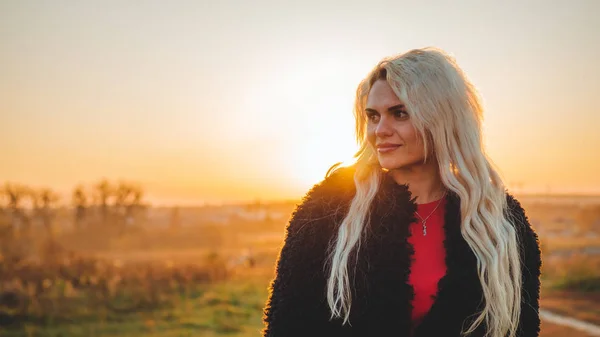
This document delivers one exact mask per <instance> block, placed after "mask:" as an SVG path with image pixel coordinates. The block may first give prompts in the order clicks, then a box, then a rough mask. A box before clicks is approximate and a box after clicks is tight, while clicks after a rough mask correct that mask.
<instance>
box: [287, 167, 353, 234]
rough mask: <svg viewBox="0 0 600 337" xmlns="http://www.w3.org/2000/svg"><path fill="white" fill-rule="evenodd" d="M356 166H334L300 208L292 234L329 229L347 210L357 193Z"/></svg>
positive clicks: (313, 187)
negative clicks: (355, 181)
mask: <svg viewBox="0 0 600 337" xmlns="http://www.w3.org/2000/svg"><path fill="white" fill-rule="evenodd" d="M354 172H355V167H354V166H347V167H335V166H334V167H332V169H330V170H329V171H328V172H327V175H326V176H325V178H323V179H322V180H321V181H320V182H318V183H316V184H314V185H313V186H312V187H311V188H310V190H309V191H308V192H307V193H306V194H305V195H304V197H303V198H302V200H301V202H300V203H299V204H297V205H296V208H295V209H294V211H293V213H292V216H291V219H290V223H289V226H288V232H292V233H293V232H296V231H299V230H302V229H306V228H313V227H315V226H318V228H317V229H325V228H326V227H329V226H326V224H327V223H332V222H333V220H334V219H336V218H337V217H338V216H339V215H340V214H343V212H344V211H347V209H346V207H345V206H347V205H349V203H350V202H351V200H352V197H353V196H354V193H355V186H354Z"/></svg>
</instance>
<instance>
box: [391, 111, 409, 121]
mask: <svg viewBox="0 0 600 337" xmlns="http://www.w3.org/2000/svg"><path fill="white" fill-rule="evenodd" d="M394 116H395V117H396V118H400V119H404V118H406V117H408V112H406V111H404V110H396V111H394Z"/></svg>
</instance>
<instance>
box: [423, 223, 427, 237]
mask: <svg viewBox="0 0 600 337" xmlns="http://www.w3.org/2000/svg"><path fill="white" fill-rule="evenodd" d="M426 235H427V221H423V236H426Z"/></svg>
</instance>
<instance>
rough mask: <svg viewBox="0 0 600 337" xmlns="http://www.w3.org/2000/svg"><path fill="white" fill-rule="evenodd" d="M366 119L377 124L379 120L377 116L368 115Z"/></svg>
mask: <svg viewBox="0 0 600 337" xmlns="http://www.w3.org/2000/svg"><path fill="white" fill-rule="evenodd" d="M367 118H368V119H369V121H370V122H373V123H377V121H378V120H379V116H378V115H377V114H368V115H367Z"/></svg>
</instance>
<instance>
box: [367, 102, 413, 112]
mask: <svg viewBox="0 0 600 337" xmlns="http://www.w3.org/2000/svg"><path fill="white" fill-rule="evenodd" d="M402 108H404V104H397V105H394V106H391V107H389V108H388V111H393V110H397V109H402ZM365 111H369V112H376V113H379V112H378V111H377V110H375V109H371V108H366V109H365Z"/></svg>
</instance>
